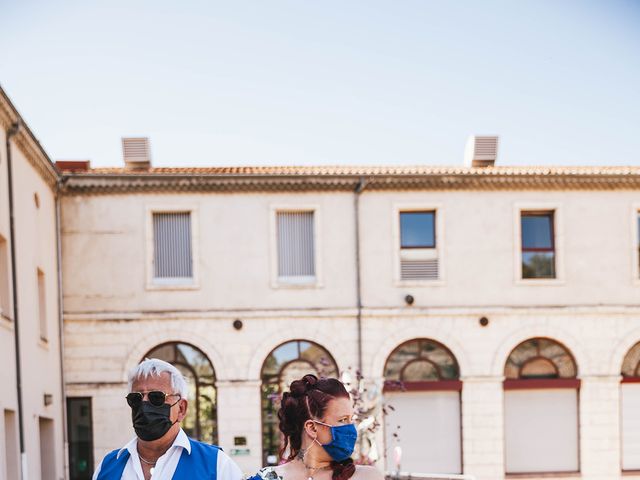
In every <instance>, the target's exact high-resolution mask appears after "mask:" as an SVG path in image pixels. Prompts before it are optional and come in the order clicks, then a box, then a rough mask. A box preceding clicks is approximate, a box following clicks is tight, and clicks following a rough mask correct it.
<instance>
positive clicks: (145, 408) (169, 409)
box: [93, 358, 242, 480]
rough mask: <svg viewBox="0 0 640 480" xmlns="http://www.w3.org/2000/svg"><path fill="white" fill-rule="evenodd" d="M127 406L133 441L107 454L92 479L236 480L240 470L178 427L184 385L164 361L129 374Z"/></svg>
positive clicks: (154, 361) (183, 404)
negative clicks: (129, 411)
mask: <svg viewBox="0 0 640 480" xmlns="http://www.w3.org/2000/svg"><path fill="white" fill-rule="evenodd" d="M126 398H127V403H128V404H129V406H130V407H131V418H132V420H133V429H134V430H135V432H136V437H134V438H133V440H131V441H130V442H129V443H127V444H126V445H125V446H124V447H123V448H121V449H119V450H114V451H113V452H111V453H109V454H108V455H106V456H105V457H104V458H103V459H102V462H101V463H100V465H99V466H98V468H97V469H96V472H95V473H94V474H93V480H120V479H122V480H150V479H153V480H169V479H174V480H191V479H207V480H240V478H242V472H241V471H240V469H239V468H238V466H237V465H236V464H235V463H234V462H233V461H232V460H231V459H230V458H229V457H228V456H227V455H226V454H225V453H224V452H223V451H222V450H220V449H219V448H218V447H216V446H213V445H208V444H206V443H202V442H198V441H196V440H193V439H191V438H189V437H187V435H186V434H185V433H184V431H183V430H182V428H180V422H181V421H182V420H183V419H184V417H185V416H186V414H187V406H188V405H187V382H186V381H185V379H184V377H183V376H182V374H181V373H180V371H179V370H178V369H177V368H176V367H174V366H173V365H171V364H170V363H167V362H165V361H163V360H158V359H155V358H152V359H146V360H144V361H143V362H142V363H140V365H138V366H137V367H136V368H135V369H134V370H133V371H132V372H131V373H130V374H129V394H128V395H127V397H126Z"/></svg>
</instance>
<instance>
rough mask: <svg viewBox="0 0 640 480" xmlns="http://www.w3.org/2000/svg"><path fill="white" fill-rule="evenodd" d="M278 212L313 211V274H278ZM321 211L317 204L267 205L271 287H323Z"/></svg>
mask: <svg viewBox="0 0 640 480" xmlns="http://www.w3.org/2000/svg"><path fill="white" fill-rule="evenodd" d="M278 213H313V248H314V249H313V262H314V269H315V273H316V274H315V276H300V277H299V278H298V277H293V276H291V277H281V276H280V275H279V274H278V260H279V257H278ZM321 218H322V216H321V213H320V206H319V205H318V204H295V203H284V204H281V203H278V204H271V205H269V258H270V262H269V264H270V269H271V273H270V277H271V278H270V280H271V281H270V285H271V288H273V289H282V288H284V289H306V288H311V289H314V288H323V287H324V284H323V275H322V253H321V252H322V244H321V238H322V235H321V224H322V221H321Z"/></svg>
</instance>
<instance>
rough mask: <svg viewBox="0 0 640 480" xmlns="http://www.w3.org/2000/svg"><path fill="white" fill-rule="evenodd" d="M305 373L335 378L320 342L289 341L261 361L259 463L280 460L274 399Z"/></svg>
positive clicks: (333, 365)
mask: <svg viewBox="0 0 640 480" xmlns="http://www.w3.org/2000/svg"><path fill="white" fill-rule="evenodd" d="M307 373H313V374H314V375H316V376H318V377H337V376H338V366H337V365H336V362H335V360H334V359H333V357H332V356H331V354H330V353H329V352H328V351H327V350H326V349H325V348H324V347H322V346H321V345H318V344H317V343H314V342H310V341H306V340H292V341H290V342H287V343H284V344H282V345H280V346H278V347H276V348H275V349H274V350H272V351H271V353H270V354H269V356H268V357H267V358H266V359H265V361H264V363H263V364H262V371H261V378H262V387H261V390H262V392H261V393H262V398H261V405H262V462H263V465H277V464H278V463H279V460H280V459H279V458H278V451H279V450H280V446H281V445H280V440H281V434H280V430H279V429H278V416H277V414H276V412H277V410H278V406H277V402H278V401H279V398H280V394H281V393H282V392H283V391H285V390H288V389H289V385H290V384H291V382H292V381H294V380H298V379H300V378H302V377H303V376H304V375H306V374H307Z"/></svg>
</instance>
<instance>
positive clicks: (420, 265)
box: [400, 210, 439, 280]
mask: <svg viewBox="0 0 640 480" xmlns="http://www.w3.org/2000/svg"><path fill="white" fill-rule="evenodd" d="M438 268H439V266H438V252H437V250H436V212H435V211H433V210H427V211H405V212H400V279H401V280H437V279H438Z"/></svg>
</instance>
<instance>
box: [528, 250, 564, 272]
mask: <svg viewBox="0 0 640 480" xmlns="http://www.w3.org/2000/svg"><path fill="white" fill-rule="evenodd" d="M555 277H556V269H555V253H554V252H522V278H555Z"/></svg>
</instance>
